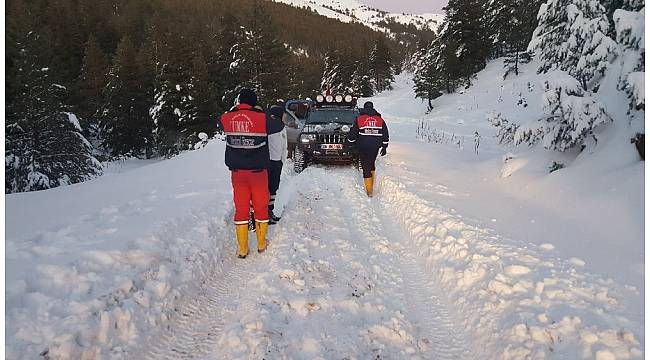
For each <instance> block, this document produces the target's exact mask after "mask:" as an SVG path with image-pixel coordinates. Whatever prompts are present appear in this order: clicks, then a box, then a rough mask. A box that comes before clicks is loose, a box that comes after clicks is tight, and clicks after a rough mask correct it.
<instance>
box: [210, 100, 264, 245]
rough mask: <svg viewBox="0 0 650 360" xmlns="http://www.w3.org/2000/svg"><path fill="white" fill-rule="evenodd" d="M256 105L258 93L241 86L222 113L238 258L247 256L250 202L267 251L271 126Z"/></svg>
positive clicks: (258, 230) (262, 243) (258, 241)
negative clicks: (234, 101) (233, 99)
mask: <svg viewBox="0 0 650 360" xmlns="http://www.w3.org/2000/svg"><path fill="white" fill-rule="evenodd" d="M256 105H257V95H256V94H255V92H254V91H253V90H250V89H242V90H241V91H240V92H239V96H238V97H237V105H236V106H235V108H234V109H232V111H229V112H227V113H225V114H223V115H222V116H221V125H222V129H223V130H224V132H225V133H226V155H225V162H226V166H228V169H230V171H231V181H232V188H233V198H234V203H235V233H236V236H237V243H238V245H239V250H238V252H237V256H238V257H239V258H245V257H246V256H247V255H248V216H249V210H250V208H249V207H250V204H251V202H252V204H253V208H254V212H255V232H256V235H257V251H258V252H260V253H261V252H263V251H264V250H266V233H267V230H268V222H269V211H268V210H269V209H268V206H269V185H268V181H269V179H268V168H269V163H270V158H269V145H268V141H269V140H268V136H269V131H270V130H271V126H270V124H269V121H268V117H267V116H266V114H265V113H264V111H263V110H260V109H258V108H256Z"/></svg>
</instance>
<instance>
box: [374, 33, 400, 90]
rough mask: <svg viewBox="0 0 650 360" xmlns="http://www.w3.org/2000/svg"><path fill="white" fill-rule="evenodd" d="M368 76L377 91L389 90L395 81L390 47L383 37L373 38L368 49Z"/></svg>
mask: <svg viewBox="0 0 650 360" xmlns="http://www.w3.org/2000/svg"><path fill="white" fill-rule="evenodd" d="M369 65H370V76H371V77H372V78H373V82H374V88H375V89H376V90H377V92H382V91H384V90H391V89H392V86H391V83H392V82H393V81H395V66H394V65H393V58H392V55H391V53H390V49H389V48H388V45H387V44H386V40H385V39H384V38H383V37H380V38H377V40H375V42H374V44H373V46H372V50H371V51H370V64H369Z"/></svg>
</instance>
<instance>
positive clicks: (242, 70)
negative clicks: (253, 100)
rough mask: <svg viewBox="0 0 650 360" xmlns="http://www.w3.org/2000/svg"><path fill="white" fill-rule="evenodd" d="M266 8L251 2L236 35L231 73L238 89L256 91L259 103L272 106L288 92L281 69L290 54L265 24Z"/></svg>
mask: <svg viewBox="0 0 650 360" xmlns="http://www.w3.org/2000/svg"><path fill="white" fill-rule="evenodd" d="M265 6H266V5H265V4H263V3H262V2H261V1H258V0H256V1H253V3H252V7H251V8H250V9H249V13H248V16H247V19H248V21H247V24H246V26H245V27H243V28H241V29H240V31H238V33H237V34H238V37H239V38H238V41H237V43H236V44H235V45H234V47H233V51H232V54H233V62H232V63H231V69H232V71H233V72H236V73H237V74H238V75H239V78H240V79H241V80H242V81H241V85H243V86H247V87H251V88H253V89H256V90H257V97H258V101H259V102H260V103H269V102H274V101H275V100H276V99H278V98H281V97H283V96H284V94H286V93H287V90H288V79H287V77H286V74H285V71H284V69H283V65H284V64H285V63H287V60H288V58H289V50H288V49H287V48H286V47H285V45H284V44H283V43H282V42H280V41H279V39H278V34H277V31H276V30H275V28H274V27H273V26H272V25H271V24H270V23H269V22H268V20H267V19H268V16H269V15H268V13H267V12H266V8H265Z"/></svg>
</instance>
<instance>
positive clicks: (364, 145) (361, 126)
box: [348, 109, 388, 149]
mask: <svg viewBox="0 0 650 360" xmlns="http://www.w3.org/2000/svg"><path fill="white" fill-rule="evenodd" d="M348 141H349V142H351V143H355V144H356V145H357V147H358V148H359V149H379V148H380V147H382V146H383V147H387V146H388V127H387V126H386V122H385V121H384V119H383V118H382V117H381V114H380V113H378V112H377V111H375V110H374V109H372V110H370V111H366V110H365V109H361V111H360V112H359V116H357V119H356V120H355V121H354V124H353V125H352V129H350V133H349V134H348Z"/></svg>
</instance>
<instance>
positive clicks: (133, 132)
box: [99, 37, 154, 157]
mask: <svg viewBox="0 0 650 360" xmlns="http://www.w3.org/2000/svg"><path fill="white" fill-rule="evenodd" d="M145 64H146V60H145V56H144V54H143V53H142V52H140V51H139V50H138V49H136V47H135V45H134V44H133V42H132V41H131V40H130V39H129V38H128V37H124V38H122V40H121V41H120V43H119V44H118V46H117V53H116V55H115V58H114V59H113V66H112V67H111V70H110V73H109V83H108V85H107V86H106V88H105V89H104V99H105V101H104V108H103V111H102V115H101V117H100V134H99V135H100V138H101V140H102V144H103V146H104V147H105V148H106V149H107V150H108V151H109V152H110V154H111V155H113V156H124V155H126V156H146V157H151V156H152V155H153V150H154V148H153V138H152V131H153V121H152V120H151V118H150V116H149V109H150V108H151V106H152V104H153V93H152V89H153V85H152V80H153V79H152V76H151V74H150V72H149V71H148V68H147V66H146V65H145Z"/></svg>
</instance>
